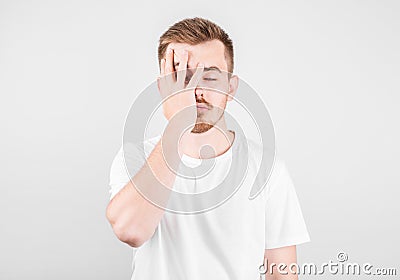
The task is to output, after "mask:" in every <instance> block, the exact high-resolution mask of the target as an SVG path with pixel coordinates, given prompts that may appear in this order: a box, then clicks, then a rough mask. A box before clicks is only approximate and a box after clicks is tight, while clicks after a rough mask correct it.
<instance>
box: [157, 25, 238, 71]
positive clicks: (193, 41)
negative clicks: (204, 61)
mask: <svg viewBox="0 0 400 280" xmlns="http://www.w3.org/2000/svg"><path fill="white" fill-rule="evenodd" d="M215 39H216V40H219V41H221V42H222V43H223V44H224V46H225V59H226V62H227V65H228V71H229V73H232V72H233V44H232V40H231V39H230V38H229V35H228V34H227V33H226V32H225V31H224V30H223V29H222V28H221V27H219V26H218V25H216V24H215V23H213V22H211V21H209V20H207V19H204V18H199V17H195V18H187V19H184V20H181V21H179V22H177V23H175V24H173V25H172V26H170V28H168V30H167V31H165V32H164V34H163V35H161V37H160V40H159V45H158V63H159V64H160V62H161V59H163V58H164V56H165V52H166V51H167V47H168V45H169V44H170V43H186V44H189V45H197V44H200V43H204V42H207V41H211V40H215Z"/></svg>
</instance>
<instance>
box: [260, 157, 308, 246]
mask: <svg viewBox="0 0 400 280" xmlns="http://www.w3.org/2000/svg"><path fill="white" fill-rule="evenodd" d="M275 168H276V175H275V176H274V178H272V177H273V176H271V179H273V181H272V184H271V187H270V188H268V190H267V198H266V206H265V207H266V210H265V211H266V213H265V232H266V236H265V249H273V248H279V247H285V246H291V245H297V244H301V243H305V242H309V241H310V236H309V234H308V231H307V227H306V224H305V221H304V218H303V214H302V211H301V208H300V203H299V200H298V197H297V194H296V190H295V188H294V185H293V182H292V179H291V177H290V175H289V172H288V170H287V168H286V165H285V163H284V162H283V161H282V160H281V159H279V160H277V162H276V164H275Z"/></svg>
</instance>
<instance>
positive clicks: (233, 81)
mask: <svg viewBox="0 0 400 280" xmlns="http://www.w3.org/2000/svg"><path fill="white" fill-rule="evenodd" d="M238 86H239V78H238V76H236V75H232V77H231V78H230V79H229V90H228V101H231V100H233V97H234V96H235V94H236V90H237V88H238Z"/></svg>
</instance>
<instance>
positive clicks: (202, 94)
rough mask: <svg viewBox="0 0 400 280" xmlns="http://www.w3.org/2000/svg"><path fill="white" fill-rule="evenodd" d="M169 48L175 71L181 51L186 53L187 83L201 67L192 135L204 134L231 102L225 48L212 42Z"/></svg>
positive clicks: (178, 44) (217, 41)
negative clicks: (171, 51) (201, 66)
mask: <svg viewBox="0 0 400 280" xmlns="http://www.w3.org/2000/svg"><path fill="white" fill-rule="evenodd" d="M168 48H172V49H174V53H175V55H174V65H175V69H177V68H178V65H179V63H180V61H181V57H182V56H183V51H184V50H186V51H187V52H188V57H189V59H188V65H187V68H188V70H187V74H186V81H187V82H188V81H189V80H190V78H191V77H192V75H193V73H194V71H195V69H196V67H197V64H198V63H203V64H204V73H203V76H202V78H201V79H200V81H199V84H198V86H197V88H196V89H195V97H196V105H197V121H196V125H195V127H194V129H193V130H192V132H193V133H203V132H206V131H208V130H209V129H210V128H212V127H213V126H214V125H215V124H216V123H217V122H218V121H219V120H220V119H221V118H222V117H223V114H224V110H225V107H226V103H227V101H228V100H231V96H229V94H231V95H232V92H233V91H232V90H231V88H230V79H229V77H228V65H227V61H226V59H225V46H224V45H223V43H222V42H221V41H219V40H213V41H209V42H205V43H202V44H198V45H189V44H183V43H170V44H169V46H168ZM233 93H234V92H233Z"/></svg>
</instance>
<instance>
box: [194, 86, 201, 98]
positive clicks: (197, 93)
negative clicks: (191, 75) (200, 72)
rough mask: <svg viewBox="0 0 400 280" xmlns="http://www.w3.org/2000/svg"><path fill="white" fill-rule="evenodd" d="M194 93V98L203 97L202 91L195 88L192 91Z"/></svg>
mask: <svg viewBox="0 0 400 280" xmlns="http://www.w3.org/2000/svg"><path fill="white" fill-rule="evenodd" d="M194 93H195V95H196V98H198V97H199V96H201V97H203V89H202V88H199V87H196V89H195V90H194Z"/></svg>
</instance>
